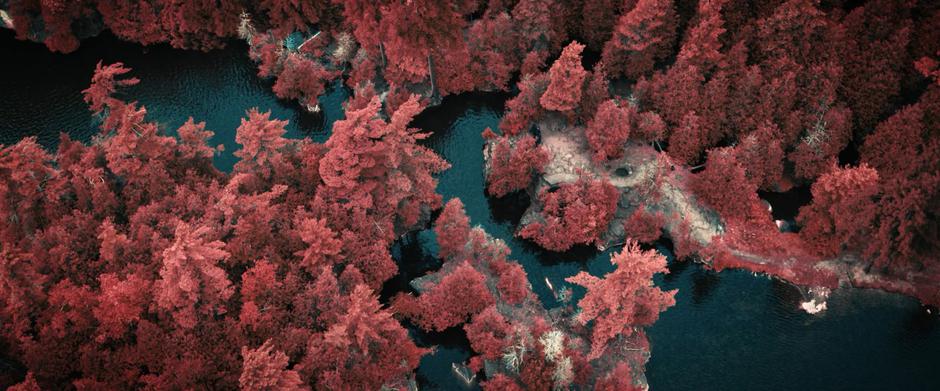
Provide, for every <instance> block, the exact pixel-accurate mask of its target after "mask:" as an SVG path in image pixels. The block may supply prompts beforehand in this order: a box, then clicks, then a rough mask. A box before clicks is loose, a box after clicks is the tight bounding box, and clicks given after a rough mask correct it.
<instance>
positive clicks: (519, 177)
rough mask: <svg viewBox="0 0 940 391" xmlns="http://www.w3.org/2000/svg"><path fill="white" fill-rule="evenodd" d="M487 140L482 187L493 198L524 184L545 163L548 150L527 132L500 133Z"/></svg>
mask: <svg viewBox="0 0 940 391" xmlns="http://www.w3.org/2000/svg"><path fill="white" fill-rule="evenodd" d="M487 130H488V128H487ZM490 142H491V143H492V146H491V149H490V152H489V154H490V157H489V159H487V162H488V164H489V169H488V170H487V174H486V184H487V186H486V190H487V192H488V193H489V194H491V195H494V196H496V197H502V196H504V195H506V194H509V193H511V192H513V191H516V190H521V189H524V188H526V187H528V186H529V183H531V182H532V176H533V175H535V174H538V173H541V172H542V170H543V168H544V166H545V165H546V164H547V163H548V158H549V157H548V151H546V150H545V148H543V147H542V146H540V145H537V144H536V143H535V137H532V136H531V135H529V134H525V135H523V136H521V137H513V138H511V137H509V136H506V135H503V136H501V137H499V138H497V139H496V140H495V141H490Z"/></svg>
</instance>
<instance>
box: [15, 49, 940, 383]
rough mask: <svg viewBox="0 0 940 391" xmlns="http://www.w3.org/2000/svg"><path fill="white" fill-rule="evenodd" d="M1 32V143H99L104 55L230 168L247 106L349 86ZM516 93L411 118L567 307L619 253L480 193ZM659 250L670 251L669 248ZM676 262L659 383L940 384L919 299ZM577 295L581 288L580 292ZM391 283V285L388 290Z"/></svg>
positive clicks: (293, 125)
mask: <svg viewBox="0 0 940 391" xmlns="http://www.w3.org/2000/svg"><path fill="white" fill-rule="evenodd" d="M12 37H13V34H12V33H11V32H9V31H0V45H2V52H3V53H5V54H8V55H5V56H4V60H5V65H6V69H8V70H10V71H8V72H5V77H4V78H2V79H0V96H2V100H0V102H2V103H0V143H4V144H10V143H13V142H15V141H16V140H18V139H20V138H22V137H25V136H29V135H36V136H38V137H39V139H40V142H41V143H43V145H45V146H47V147H54V145H55V143H56V140H57V139H58V132H60V131H65V132H68V133H70V134H72V136H73V137H74V138H79V139H88V137H89V136H90V135H91V134H93V133H94V132H95V126H96V125H95V122H94V119H93V118H92V117H91V116H90V115H89V113H88V112H87V109H86V107H85V104H84V103H83V102H82V100H81V94H80V91H81V90H82V89H84V88H85V87H87V84H88V80H89V79H90V77H91V73H92V70H93V69H94V64H95V63H96V62H97V61H98V60H99V59H102V58H103V59H104V60H105V62H113V61H123V62H125V64H127V65H128V66H130V67H132V68H135V69H134V76H136V77H138V78H140V79H141V80H142V81H141V83H140V84H139V85H138V86H135V87H133V88H129V89H127V90H125V96H126V97H128V98H129V99H135V100H138V101H140V102H141V103H142V104H144V105H146V106H147V108H148V110H149V112H150V117H149V118H150V119H151V120H156V121H158V122H160V123H162V124H165V126H166V128H167V129H168V130H171V131H172V130H174V129H175V128H176V127H178V126H179V125H180V124H182V123H183V122H184V121H185V120H186V119H187V118H188V117H189V116H190V115H192V116H193V117H194V118H195V119H196V120H197V121H206V123H207V127H208V128H209V129H211V130H213V131H215V132H216V136H215V138H214V140H213V141H214V142H216V143H224V144H225V145H226V153H225V154H223V155H222V156H220V157H218V158H217V160H216V163H217V164H218V165H219V167H220V168H222V169H226V168H230V167H231V165H232V164H233V163H234V162H233V159H232V156H231V152H233V151H234V150H235V149H236V148H237V145H236V144H235V143H234V131H235V128H236V127H237V126H238V124H239V121H240V118H241V117H243V115H244V112H245V110H246V109H248V108H251V107H259V108H260V109H261V110H271V111H272V116H273V117H275V118H280V119H288V120H290V125H289V126H288V135H289V136H290V137H305V136H309V137H312V138H314V139H316V140H323V139H325V138H326V137H327V136H328V132H329V129H330V124H331V123H332V121H333V120H335V119H337V118H341V117H342V110H341V106H340V103H341V102H342V101H343V100H344V99H345V97H346V96H347V92H346V91H345V90H344V89H342V88H334V89H332V90H331V91H330V92H329V93H328V95H327V96H326V97H324V98H321V101H322V102H323V104H322V105H321V106H323V107H324V111H325V118H320V117H317V116H313V115H310V114H307V113H304V112H303V111H302V109H300V107H299V106H298V105H296V104H294V103H291V102H286V101H281V100H278V99H277V98H276V97H274V95H273V94H272V93H271V92H270V88H269V87H270V85H269V82H265V81H260V80H258V78H257V77H255V76H254V65H253V64H252V63H251V61H250V60H248V58H247V56H246V55H245V52H246V48H245V47H244V45H243V44H239V43H233V44H232V45H230V47H229V48H228V49H225V50H220V51H214V52H210V53H198V52H183V51H178V50H173V49H170V48H168V47H154V48H150V49H148V50H144V49H143V48H141V47H140V46H138V45H132V44H126V43H121V42H119V41H117V40H115V39H113V38H109V37H100V38H95V39H91V40H87V41H85V42H83V44H82V48H81V49H80V50H79V51H78V52H76V53H72V54H69V55H56V54H50V53H48V52H46V50H45V49H44V48H43V47H42V46H40V45H37V44H31V43H24V42H19V41H14V40H13V38H12ZM503 99H505V97H504V96H500V95H498V94H476V95H474V94H469V95H462V96H459V97H450V98H447V99H446V100H445V101H444V103H443V104H442V105H441V106H439V107H436V108H432V109H429V110H427V111H426V112H425V113H422V114H421V115H420V116H419V117H418V118H417V119H416V120H415V122H414V125H415V126H420V127H422V128H424V129H426V130H431V131H434V132H435V133H434V135H433V136H432V137H431V138H430V139H428V140H426V144H427V145H428V146H430V147H431V148H433V149H434V150H436V151H437V152H438V153H440V154H441V155H443V156H444V157H445V158H446V159H447V160H448V161H450V162H451V164H452V165H453V168H451V169H450V170H448V171H447V172H445V173H443V174H442V175H441V177H440V185H439V187H438V191H439V192H440V193H441V194H442V195H443V196H444V198H445V200H446V199H450V198H452V197H459V198H460V199H462V200H463V202H464V203H465V205H466V210H467V213H468V214H469V215H470V218H471V220H472V222H473V224H476V225H480V226H483V227H484V228H485V229H486V230H487V231H488V232H489V233H490V234H492V235H493V236H495V237H498V238H502V239H503V240H505V241H506V243H507V244H508V245H509V247H510V248H511V250H512V258H513V259H516V260H517V261H519V262H520V263H521V264H522V265H523V266H524V267H525V269H526V271H527V273H528V274H529V280H530V282H531V283H532V286H533V288H534V290H535V291H536V293H537V294H538V295H539V297H540V298H541V299H542V302H543V303H544V304H545V305H546V306H548V307H552V306H556V305H559V303H557V302H556V301H555V299H554V298H553V296H552V294H551V292H550V291H549V290H548V288H547V286H546V284H545V279H546V278H547V279H549V280H550V281H551V283H552V284H554V285H555V286H556V287H558V286H560V285H561V284H562V283H563V280H564V278H565V277H568V276H571V275H574V274H576V273H577V272H579V271H581V270H588V271H590V272H591V273H594V274H603V273H605V272H607V271H609V270H610V269H611V265H610V262H609V261H608V259H609V255H610V254H609V252H604V253H601V252H597V251H595V250H592V249H590V248H580V249H575V250H573V251H570V252H568V253H565V254H556V253H549V252H545V251H542V250H540V249H538V248H536V247H535V246H533V245H531V244H529V243H528V242H525V241H519V240H516V239H515V238H514V237H513V235H512V234H513V232H514V230H515V228H516V224H517V222H518V218H519V217H520V216H521V213H522V211H523V209H524V208H525V206H526V205H527V203H528V200H527V199H526V198H525V197H524V196H520V195H516V196H510V197H507V198H506V199H502V200H493V199H489V198H487V197H486V196H485V194H484V190H483V157H482V154H481V148H482V145H483V141H482V138H481V137H480V132H481V131H482V130H483V129H484V128H486V127H488V126H489V127H495V126H496V125H497V123H498V121H499V116H500V115H501V110H502V103H503ZM433 242H434V240H433V234H431V233H429V232H427V231H425V232H422V233H418V234H415V235H412V236H411V237H409V238H408V239H407V240H404V241H402V242H401V243H399V244H397V245H396V247H395V248H394V249H393V251H394V254H395V255H396V259H401V261H402V263H403V264H402V270H403V271H404V272H405V274H406V275H405V276H403V277H401V278H399V279H398V280H393V281H392V282H390V283H389V284H388V286H389V287H392V290H394V289H395V288H394V287H396V286H397V287H401V286H404V285H405V284H406V283H407V280H408V279H409V278H410V277H411V276H410V275H409V274H411V273H420V272H422V271H423V270H424V269H426V268H427V267H433V266H434V260H433V254H434V252H435V248H434V244H433ZM661 251H663V252H664V253H666V254H668V253H669V249H668V248H667V247H662V248H661ZM670 270H671V272H670V273H669V274H667V275H665V276H658V277H657V284H659V285H660V286H661V287H663V288H664V289H678V290H679V292H678V294H677V295H676V301H677V303H676V306H675V307H672V308H670V309H669V310H667V311H666V312H665V313H663V314H662V317H661V319H660V321H659V322H658V323H656V325H655V326H653V327H652V328H651V329H650V330H649V336H650V340H651V342H652V346H653V348H652V359H651V360H650V362H649V364H647V368H646V371H647V376H648V378H649V382H650V385H651V387H652V388H653V389H654V390H693V389H695V390H724V389H845V390H886V389H903V390H930V389H933V390H937V389H940V321H938V319H937V317H936V316H931V315H928V314H927V313H926V312H925V311H924V309H923V308H922V307H921V306H920V305H919V304H918V303H917V302H916V301H915V300H913V299H910V298H907V297H903V296H899V295H893V294H887V293H882V292H876V291H865V290H855V289H842V290H837V291H836V292H834V294H833V296H832V298H831V300H830V301H829V310H828V311H827V312H825V313H823V314H822V315H816V316H811V315H808V314H805V313H803V312H802V311H800V310H799V309H798V308H797V307H798V304H799V302H800V300H801V297H800V294H799V292H798V291H797V290H796V289H794V288H792V287H791V286H789V285H787V284H784V283H780V282H777V281H774V280H771V279H768V278H765V277H760V276H753V275H751V274H750V273H747V272H742V271H725V272H721V273H714V272H710V271H706V270H703V269H702V268H701V267H699V266H697V265H690V264H688V263H675V262H673V263H671V265H670ZM575 292H578V291H577V290H576V291H575ZM383 293H384V292H383ZM415 336H416V338H417V339H418V341H419V342H420V343H422V344H424V345H435V346H438V348H437V349H436V350H435V352H434V353H433V355H429V356H426V357H424V359H423V360H422V362H421V367H420V368H419V370H418V375H417V377H418V380H419V382H420V383H421V389H423V390H435V389H440V390H444V389H464V388H467V387H464V385H463V383H462V382H460V381H459V380H457V378H456V377H454V376H453V374H452V372H451V363H453V362H458V363H460V362H463V361H465V360H466V359H467V358H468V357H469V355H470V353H469V351H468V350H467V344H466V341H465V338H464V337H463V336H462V335H461V333H460V332H459V331H458V330H451V331H449V332H446V333H443V334H434V335H428V334H421V333H415Z"/></svg>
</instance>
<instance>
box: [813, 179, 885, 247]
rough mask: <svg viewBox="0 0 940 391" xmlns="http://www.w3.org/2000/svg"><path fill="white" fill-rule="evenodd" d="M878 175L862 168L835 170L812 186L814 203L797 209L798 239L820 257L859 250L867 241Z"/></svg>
mask: <svg viewBox="0 0 940 391" xmlns="http://www.w3.org/2000/svg"><path fill="white" fill-rule="evenodd" d="M879 191H880V190H879V186H878V172H877V171H875V170H874V169H872V168H870V167H868V166H866V165H862V166H859V167H853V168H835V169H834V170H831V171H829V172H828V173H826V174H823V175H822V176H820V177H819V179H817V180H816V182H815V183H813V187H812V192H813V203H812V204H810V205H807V206H804V207H802V208H800V214H799V216H797V222H799V223H800V224H802V225H803V228H802V229H801V230H800V236H801V237H803V238H804V239H806V241H807V242H808V243H810V244H811V245H813V247H814V248H815V249H816V250H817V251H818V252H819V253H821V254H822V255H826V256H834V255H837V254H838V253H839V251H840V250H842V247H843V246H844V247H847V248H849V249H852V250H858V249H859V248H860V247H861V245H862V244H863V243H864V242H866V241H867V240H868V239H869V233H870V231H871V228H872V223H873V222H874V219H875V197H876V196H877V195H878V193H879Z"/></svg>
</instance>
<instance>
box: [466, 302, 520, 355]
mask: <svg viewBox="0 0 940 391" xmlns="http://www.w3.org/2000/svg"><path fill="white" fill-rule="evenodd" d="M463 328H464V330H465V331H466V332H467V339H469V340H470V347H472V348H473V350H474V351H475V352H477V353H480V354H481V355H482V356H483V358H485V359H487V360H497V359H499V358H500V357H502V355H503V351H504V350H505V348H506V346H508V345H509V343H510V337H511V336H512V326H511V325H510V324H509V322H507V321H506V319H505V318H504V317H503V316H502V315H500V313H499V311H497V310H496V307H495V306H490V307H487V308H486V309H485V310H483V311H481V312H480V313H479V314H476V315H474V316H473V320H472V321H471V322H470V323H467V324H466V325H464V326H463Z"/></svg>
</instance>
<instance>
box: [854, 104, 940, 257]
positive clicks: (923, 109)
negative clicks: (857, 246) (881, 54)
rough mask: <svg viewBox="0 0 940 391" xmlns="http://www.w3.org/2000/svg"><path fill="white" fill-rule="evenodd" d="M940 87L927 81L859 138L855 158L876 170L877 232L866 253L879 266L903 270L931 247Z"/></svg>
mask: <svg viewBox="0 0 940 391" xmlns="http://www.w3.org/2000/svg"><path fill="white" fill-rule="evenodd" d="M937 102H940V87H938V86H937V85H932V86H931V87H929V88H928V90H927V91H926V92H925V93H924V94H923V95H922V96H921V99H920V101H919V102H917V103H916V104H914V105H911V106H907V107H904V108H902V109H901V110H900V111H898V112H897V113H895V114H894V115H892V116H891V117H889V118H888V119H886V120H885V121H883V122H881V123H880V124H878V126H877V127H876V128H875V132H874V133H872V134H871V135H869V136H868V137H867V138H866V139H865V143H864V144H863V145H862V148H861V158H862V159H861V160H862V162H863V163H867V164H868V165H869V166H871V167H872V168H874V169H875V170H877V171H878V176H879V178H881V181H882V182H881V189H882V190H883V192H884V193H883V195H882V198H881V200H880V201H879V202H878V217H877V225H878V229H877V232H876V233H875V234H874V237H873V238H872V239H871V240H870V242H869V247H868V250H867V253H868V254H869V255H872V256H874V257H875V258H876V262H875V265H876V266H877V267H880V268H891V269H895V270H897V269H901V270H903V269H906V268H907V267H910V266H911V265H918V264H921V262H922V261H921V259H923V258H922V257H923V256H924V255H926V254H930V253H931V252H932V251H933V250H932V249H935V248H936V246H937V243H936V240H934V239H932V238H931V236H930V235H932V234H931V233H932V232H937V229H938V228H937V221H938V220H937V218H936V217H937V216H938V215H940V211H938V210H937V207H936V205H937V203H936V202H933V201H932V200H936V198H937V197H938V194H940V190H938V189H940V178H938V177H937V175H936V172H937V169H938V168H937V162H940V138H938V137H936V132H935V130H933V129H935V126H932V125H930V124H936V121H937V120H936V119H937V118H938V116H940V104H938V103H937Z"/></svg>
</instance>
